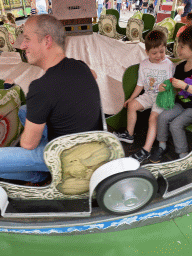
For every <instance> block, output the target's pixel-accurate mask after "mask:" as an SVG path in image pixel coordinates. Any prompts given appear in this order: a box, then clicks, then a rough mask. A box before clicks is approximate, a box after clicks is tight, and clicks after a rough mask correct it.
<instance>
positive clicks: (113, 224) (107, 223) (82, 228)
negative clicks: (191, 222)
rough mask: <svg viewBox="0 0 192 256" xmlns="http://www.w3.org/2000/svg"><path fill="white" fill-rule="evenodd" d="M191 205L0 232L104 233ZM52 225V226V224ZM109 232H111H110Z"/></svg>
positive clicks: (8, 229)
mask: <svg viewBox="0 0 192 256" xmlns="http://www.w3.org/2000/svg"><path fill="white" fill-rule="evenodd" d="M191 205H192V199H190V200H187V201H184V202H181V203H178V204H175V205H172V206H169V207H165V208H162V209H158V210H156V211H153V212H149V213H144V214H140V215H135V216H132V217H127V218H122V217H120V219H117V220H114V221H104V222H102V223H96V224H91V225H83V226H73V227H58V228H54V227H53V228H39V229H38V228H31V229H29V228H24V229H23V228H18V229H16V228H0V232H6V233H20V234H38V235H44V234H47V235H49V234H70V233H72V232H75V233H77V234H79V233H81V232H85V231H88V232H89V231H90V232H91V231H92V230H93V229H94V230H95V229H97V230H100V231H101V232H103V231H106V230H107V229H108V228H114V229H117V227H119V226H122V225H129V226H130V225H131V224H132V223H135V222H139V221H143V220H147V219H153V218H162V217H165V216H168V215H170V214H171V213H173V212H175V211H179V210H181V209H183V208H185V207H187V206H191ZM53 225H54V224H53ZM110 231H111V230H110Z"/></svg>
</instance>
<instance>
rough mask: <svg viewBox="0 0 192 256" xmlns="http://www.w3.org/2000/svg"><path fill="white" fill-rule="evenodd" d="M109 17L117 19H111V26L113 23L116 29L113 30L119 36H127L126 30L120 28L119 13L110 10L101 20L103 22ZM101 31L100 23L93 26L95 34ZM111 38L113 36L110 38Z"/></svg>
mask: <svg viewBox="0 0 192 256" xmlns="http://www.w3.org/2000/svg"><path fill="white" fill-rule="evenodd" d="M108 15H113V16H114V17H115V18H114V19H111V20H112V21H110V24H111V23H113V24H114V25H113V26H114V28H113V30H114V31H116V33H118V34H119V35H124V36H125V35H126V28H122V27H120V26H119V12H118V11H117V10H115V9H108V10H106V15H101V16H100V19H102V20H103V17H102V16H104V17H107V16H108ZM98 31H99V22H98V23H97V24H94V25H93V32H98ZM99 32H100V31H99ZM110 37H111V36H110Z"/></svg>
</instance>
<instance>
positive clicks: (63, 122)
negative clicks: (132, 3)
mask: <svg viewBox="0 0 192 256" xmlns="http://www.w3.org/2000/svg"><path fill="white" fill-rule="evenodd" d="M64 39H65V36H64V29H63V25H62V23H61V22H60V21H58V20H57V19H55V18H54V17H53V16H51V15H46V14H43V15H35V16H31V17H30V18H28V20H27V22H26V23H25V28H24V40H23V42H22V44H21V49H23V50H25V51H26V57H27V60H28V62H29V63H30V64H32V65H35V66H39V67H41V68H42V69H44V70H45V74H44V75H43V76H42V77H41V78H39V79H37V80H35V81H33V82H32V83H31V84H30V87H29V92H28V94H27V100H26V106H27V116H26V120H25V121H24V120H23V123H24V122H25V128H24V131H23V133H22V135H21V140H20V145H21V148H15V149H13V148H12V151H11V152H12V153H11V154H12V155H10V150H8V151H7V153H6V155H9V157H8V159H7V161H5V163H3V165H6V164H7V168H5V169H3V168H2V170H1V166H0V177H1V178H5V179H6V178H9V179H17V180H27V181H31V182H40V181H42V180H44V179H45V178H46V173H47V175H48V174H49V172H48V169H47V167H46V165H45V163H44V160H43V150H44V147H45V145H46V143H47V142H48V141H50V140H52V139H54V138H57V137H58V136H61V135H66V134H71V133H77V132H85V131H93V130H102V121H101V108H100V105H101V104H100V95H99V89H98V86H97V83H96V80H95V78H94V76H93V74H92V72H91V70H90V69H89V67H88V66H87V65H86V64H85V63H84V62H82V61H77V60H74V59H69V58H67V57H65V53H64ZM23 115H24V111H23V108H22V110H21V111H20V117H21V119H23ZM45 127H47V130H48V138H47V136H46V135H45V133H43V131H44V129H45ZM43 134H44V135H45V136H42V135H43ZM3 150H4V149H3ZM14 150H15V152H14ZM18 150H19V151H18ZM10 161H13V163H14V164H13V166H14V167H13V168H12V169H11V175H10V174H7V173H6V171H7V172H8V171H9V169H10V167H9V166H10ZM11 166H12V165H11ZM8 167H9V168H8ZM4 170H5V171H4ZM18 170H19V171H18ZM38 170H39V171H41V172H39V171H38ZM3 171H4V172H3ZM42 172H43V174H42ZM6 174H7V175H6Z"/></svg>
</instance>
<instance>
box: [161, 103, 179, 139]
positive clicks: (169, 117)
mask: <svg viewBox="0 0 192 256" xmlns="http://www.w3.org/2000/svg"><path fill="white" fill-rule="evenodd" d="M183 111H184V109H183V107H182V106H181V105H180V104H175V106H174V107H173V108H172V109H170V110H164V111H163V112H162V113H161V114H160V115H159V117H158V121H157V140H158V141H159V143H163V142H164V143H166V141H167V140H168V135H169V124H170V122H172V121H173V120H174V119H175V118H176V117H177V116H179V115H180V114H181V113H182V112H183Z"/></svg>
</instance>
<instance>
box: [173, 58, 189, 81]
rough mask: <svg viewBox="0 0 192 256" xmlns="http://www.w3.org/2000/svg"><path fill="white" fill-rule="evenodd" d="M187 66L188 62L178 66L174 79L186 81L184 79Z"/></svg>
mask: <svg viewBox="0 0 192 256" xmlns="http://www.w3.org/2000/svg"><path fill="white" fill-rule="evenodd" d="M185 64H186V61H184V62H182V63H180V64H178V65H177V66H176V68H175V74H174V76H173V77H174V78H176V79H179V80H184V78H183V74H184V66H185Z"/></svg>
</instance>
